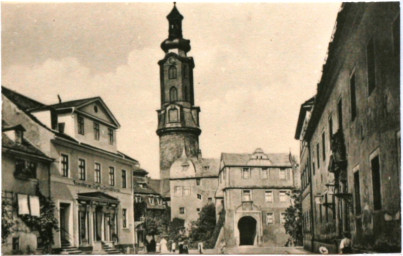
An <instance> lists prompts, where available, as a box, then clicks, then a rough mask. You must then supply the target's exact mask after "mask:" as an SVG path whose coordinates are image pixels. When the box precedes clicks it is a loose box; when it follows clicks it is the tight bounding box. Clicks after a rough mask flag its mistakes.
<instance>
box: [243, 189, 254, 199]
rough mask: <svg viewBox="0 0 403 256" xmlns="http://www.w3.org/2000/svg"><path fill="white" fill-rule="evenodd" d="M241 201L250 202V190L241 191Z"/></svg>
mask: <svg viewBox="0 0 403 256" xmlns="http://www.w3.org/2000/svg"><path fill="white" fill-rule="evenodd" d="M242 201H252V197H251V194H250V190H242Z"/></svg>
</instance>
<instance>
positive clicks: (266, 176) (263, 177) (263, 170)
mask: <svg viewBox="0 0 403 256" xmlns="http://www.w3.org/2000/svg"><path fill="white" fill-rule="evenodd" d="M267 172H268V170H267V168H263V169H262V179H267V178H268V177H269V175H268V173H267Z"/></svg>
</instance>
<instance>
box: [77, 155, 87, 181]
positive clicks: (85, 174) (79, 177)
mask: <svg viewBox="0 0 403 256" xmlns="http://www.w3.org/2000/svg"><path fill="white" fill-rule="evenodd" d="M80 160H83V161H84V179H81V169H80ZM77 167H78V168H77V169H78V179H79V180H82V181H86V180H87V176H88V175H87V159H85V158H81V157H79V158H78V161H77Z"/></svg>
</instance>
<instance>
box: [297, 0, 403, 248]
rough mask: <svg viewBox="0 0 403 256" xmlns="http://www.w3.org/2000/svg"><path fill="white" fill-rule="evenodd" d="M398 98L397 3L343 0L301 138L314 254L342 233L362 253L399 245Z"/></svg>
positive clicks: (398, 28)
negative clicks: (310, 197) (308, 178)
mask: <svg viewBox="0 0 403 256" xmlns="http://www.w3.org/2000/svg"><path fill="white" fill-rule="evenodd" d="M399 96H400V9H399V3H375V2H374V3H343V4H342V7H341V10H340V12H339V14H338V16H337V21H336V28H335V32H334V35H333V40H332V42H331V43H330V44H329V50H328V57H327V61H326V63H325V65H324V67H323V74H322V78H321V80H320V82H319V84H318V88H317V95H316V96H315V102H314V106H313V109H312V111H311V117H310V119H309V122H308V125H307V127H306V131H305V134H304V135H303V136H299V139H301V140H303V142H304V143H306V145H307V146H308V151H309V154H310V157H308V159H309V160H305V161H306V163H307V165H308V166H309V167H308V168H307V171H308V172H309V173H310V175H311V183H310V185H309V186H311V187H312V188H311V194H312V195H313V197H314V200H312V201H313V202H312V201H311V205H310V208H311V209H312V212H313V215H312V218H313V221H312V224H313V227H310V228H312V229H313V233H312V235H313V237H312V244H313V250H314V251H317V250H318V247H319V246H320V245H322V244H325V245H326V246H327V247H328V248H329V249H330V251H331V252H336V251H337V244H338V243H339V241H340V240H339V238H341V237H342V235H343V233H344V232H348V233H350V234H351V235H352V239H353V246H354V248H355V249H357V250H358V249H362V250H376V251H400V250H401V244H400V239H401V238H400V237H401V228H400V226H401V220H400V216H401V212H400V211H401V208H400V200H399V199H400V182H399V181H400V97H399ZM297 129H298V128H297ZM304 166H305V165H304ZM303 211H304V212H305V211H307V209H306V208H305V207H304V209H303Z"/></svg>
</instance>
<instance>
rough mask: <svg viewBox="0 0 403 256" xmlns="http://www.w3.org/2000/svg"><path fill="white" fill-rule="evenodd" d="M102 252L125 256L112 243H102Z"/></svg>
mask: <svg viewBox="0 0 403 256" xmlns="http://www.w3.org/2000/svg"><path fill="white" fill-rule="evenodd" d="M102 250H104V251H105V252H106V253H107V254H123V253H122V252H121V251H120V250H118V249H116V248H115V246H114V245H113V244H112V243H111V242H102Z"/></svg>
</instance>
